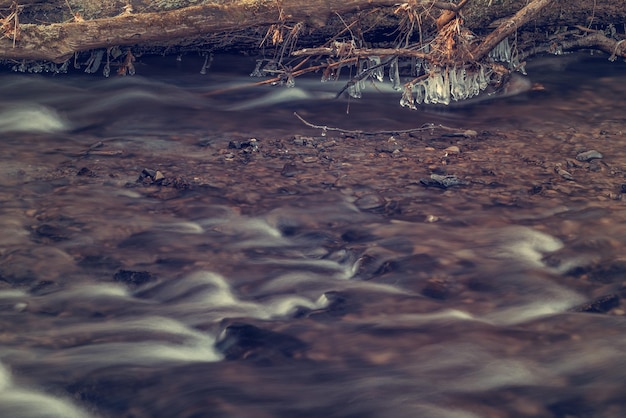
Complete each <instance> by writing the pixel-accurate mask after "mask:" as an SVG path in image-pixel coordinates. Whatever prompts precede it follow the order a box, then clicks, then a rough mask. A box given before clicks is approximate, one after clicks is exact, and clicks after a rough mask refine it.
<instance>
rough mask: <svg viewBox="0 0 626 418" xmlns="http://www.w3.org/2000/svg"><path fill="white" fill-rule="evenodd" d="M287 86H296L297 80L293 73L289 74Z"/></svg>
mask: <svg viewBox="0 0 626 418" xmlns="http://www.w3.org/2000/svg"><path fill="white" fill-rule="evenodd" d="M285 86H287V87H289V88H291V87H295V86H296V80H295V79H294V78H293V76H292V75H291V74H289V76H287V81H285Z"/></svg>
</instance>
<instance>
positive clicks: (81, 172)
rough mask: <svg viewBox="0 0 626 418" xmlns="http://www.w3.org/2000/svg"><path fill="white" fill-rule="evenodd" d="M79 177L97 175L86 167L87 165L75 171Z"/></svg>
mask: <svg viewBox="0 0 626 418" xmlns="http://www.w3.org/2000/svg"><path fill="white" fill-rule="evenodd" d="M76 175H77V176H79V177H97V175H96V173H94V172H93V171H91V170H90V169H88V168H87V167H83V168H81V169H80V170H78V172H77V173H76Z"/></svg>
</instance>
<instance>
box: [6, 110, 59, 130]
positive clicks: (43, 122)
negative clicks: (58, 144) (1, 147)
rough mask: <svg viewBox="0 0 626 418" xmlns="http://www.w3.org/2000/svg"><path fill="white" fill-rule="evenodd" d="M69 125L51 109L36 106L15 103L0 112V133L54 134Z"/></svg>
mask: <svg viewBox="0 0 626 418" xmlns="http://www.w3.org/2000/svg"><path fill="white" fill-rule="evenodd" d="M68 129H69V124H68V123H67V122H66V121H65V120H63V118H62V117H61V116H59V114H58V113H57V112H56V111H55V110H54V109H52V108H50V107H47V106H42V105H37V104H25V103H15V104H13V105H9V106H7V107H5V108H4V109H2V110H0V132H3V133H5V132H32V133H55V132H62V131H65V130H68Z"/></svg>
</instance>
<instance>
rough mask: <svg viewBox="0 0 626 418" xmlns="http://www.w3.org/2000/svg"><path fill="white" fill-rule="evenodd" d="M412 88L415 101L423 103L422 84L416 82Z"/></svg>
mask: <svg viewBox="0 0 626 418" xmlns="http://www.w3.org/2000/svg"><path fill="white" fill-rule="evenodd" d="M413 90H414V91H415V102H417V103H418V104H422V103H424V86H423V85H422V84H421V83H418V84H416V85H415V86H413Z"/></svg>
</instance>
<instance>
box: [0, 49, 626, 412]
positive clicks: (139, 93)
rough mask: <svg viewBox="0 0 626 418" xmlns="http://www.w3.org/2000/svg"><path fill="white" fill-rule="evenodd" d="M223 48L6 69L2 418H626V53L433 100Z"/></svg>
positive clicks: (0, 238) (563, 61)
mask: <svg viewBox="0 0 626 418" xmlns="http://www.w3.org/2000/svg"><path fill="white" fill-rule="evenodd" d="M201 63H202V59H201V57H198V58H197V59H195V58H189V59H187V60H184V61H183V62H182V63H179V62H176V61H174V60H173V59H172V60H171V61H170V60H167V59H163V58H159V59H156V58H155V59H152V60H150V59H148V58H146V59H144V61H143V64H138V65H137V73H138V75H137V76H134V77H118V78H113V77H112V78H110V79H104V78H101V77H96V76H88V75H85V74H79V73H74V74H69V75H59V76H52V75H44V76H40V75H29V74H15V73H5V74H3V75H1V76H0V85H1V86H2V92H3V94H2V99H1V101H0V132H1V139H0V147H1V150H2V151H1V153H0V159H1V163H0V201H1V202H2V203H1V206H0V225H1V231H2V232H1V234H0V416H2V417H59V418H61V417H62V418H66V417H103V418H104V417H137V418H139V417H163V418H171V417H188V418H191V417H229V418H235V417H236V418H243V417H245V418H248V417H249V418H269V417H272V418H273V417H285V418H292V417H345V418H347V417H359V418H368V417H372V418H373V417H381V418H382V417H385V418H388V417H393V418H403V417H427V418H478V417H481V418H483V417H493V418H508V417H511V418H513V417H563V418H564V417H615V418H618V417H623V416H626V385H624V382H626V355H625V354H624V353H625V350H626V319H625V318H624V304H623V302H622V297H623V296H625V295H626V288H625V287H624V286H626V258H624V257H625V256H624V249H625V248H626V208H625V207H624V203H623V201H622V200H621V193H622V192H626V186H622V184H623V183H626V179H625V178H624V173H625V172H626V149H625V148H624V143H625V142H626V113H625V112H624V97H626V64H624V63H623V62H621V63H620V62H615V63H609V62H608V61H607V60H606V56H600V57H590V56H585V55H578V56H573V57H547V58H544V59H540V60H536V61H535V62H531V63H530V64H529V67H528V70H529V75H530V77H531V78H532V79H533V81H536V82H540V83H542V84H543V86H544V87H545V90H544V91H540V92H530V93H525V94H522V95H520V96H518V97H514V98H506V99H501V100H493V101H491V100H490V101H485V102H481V103H476V104H474V105H471V106H467V107H457V108H434V109H433V110H417V111H411V110H408V109H405V108H401V107H400V105H399V103H398V102H399V96H398V95H397V94H396V95H392V94H389V93H385V92H382V91H377V89H376V88H374V87H372V88H371V89H368V90H366V91H365V92H364V93H363V94H364V95H363V98H362V99H361V100H359V101H357V100H349V101H348V100H338V101H335V100H330V99H329V98H330V97H331V96H332V93H329V92H332V91H333V89H334V90H335V91H336V90H337V87H336V86H327V87H328V88H327V89H326V90H325V91H322V90H321V87H315V86H313V87H311V86H308V85H306V84H305V83H303V84H302V86H304V87H306V88H299V86H300V84H298V83H299V82H300V81H299V80H297V81H296V89H292V90H286V89H284V88H283V89H280V88H275V87H260V88H257V89H233V90H228V91H227V92H225V93H222V94H211V95H204V93H206V92H207V91H212V90H213V91H214V90H216V89H222V88H228V87H232V86H234V85H236V84H237V83H243V82H249V81H250V80H244V78H243V75H245V74H246V73H247V72H248V73H249V72H250V71H251V70H252V69H253V68H254V61H252V60H239V61H237V60H233V59H232V58H220V57H218V58H217V59H216V60H215V64H214V67H213V68H212V69H211V70H210V71H209V72H208V74H206V75H200V74H198V71H199V69H200V67H201ZM242 80H243V81H242ZM253 81H254V80H253ZM315 85H317V84H315ZM339 88H340V87H339ZM315 89H317V90H315ZM294 110H297V111H298V113H299V114H300V115H301V116H302V117H304V118H306V120H308V121H310V122H311V123H314V124H319V125H325V126H328V127H341V128H343V129H347V130H355V129H358V130H364V131H379V130H383V131H390V130H402V129H411V128H415V127H419V126H422V125H423V124H424V123H435V124H445V125H447V126H451V127H454V128H458V129H459V130H467V129H471V130H473V131H475V133H476V134H477V136H470V137H469V138H468V137H463V136H455V135H448V134H447V132H448V131H444V133H443V134H442V133H441V132H439V133H437V132H435V130H432V131H427V132H417V133H414V134H402V135H394V136H390V135H387V134H384V135H382V134H381V135H378V136H376V135H374V136H371V135H369V136H368V135H364V136H363V135H357V134H348V135H342V134H341V132H336V131H330V130H329V131H328V132H326V131H323V130H321V129H315V128H311V127H308V126H305V125H304V124H303V123H302V122H300V121H299V120H298V119H296V118H295V117H294V116H293V111H294ZM347 110H349V112H346V111H347ZM252 138H254V139H255V141H250V140H251V139H252ZM381 147H382V148H381ZM385 147H387V148H385ZM389 147H391V148H389ZM450 147H453V148H450ZM454 147H457V148H460V152H461V153H460V154H458V149H454ZM592 149H595V150H597V151H599V152H600V153H602V154H603V158H602V159H597V158H596V159H590V160H588V161H586V160H584V158H583V159H582V160H583V161H580V160H577V159H576V158H575V157H576V156H577V155H578V154H579V153H581V152H585V151H590V150H592ZM430 173H439V174H445V175H454V176H458V177H459V178H461V179H463V182H462V183H463V184H460V185H459V187H456V186H455V187H449V188H447V189H446V188H438V187H426V186H427V185H428V182H423V181H422V182H421V181H420V180H423V179H424V178H428V175H429V174H430ZM567 175H569V176H570V177H571V178H568V177H567Z"/></svg>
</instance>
